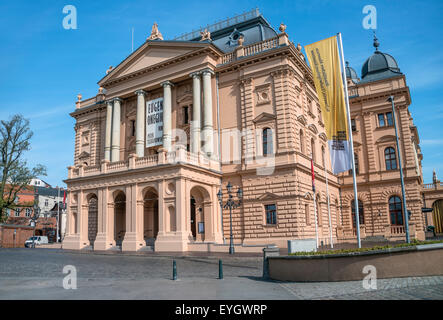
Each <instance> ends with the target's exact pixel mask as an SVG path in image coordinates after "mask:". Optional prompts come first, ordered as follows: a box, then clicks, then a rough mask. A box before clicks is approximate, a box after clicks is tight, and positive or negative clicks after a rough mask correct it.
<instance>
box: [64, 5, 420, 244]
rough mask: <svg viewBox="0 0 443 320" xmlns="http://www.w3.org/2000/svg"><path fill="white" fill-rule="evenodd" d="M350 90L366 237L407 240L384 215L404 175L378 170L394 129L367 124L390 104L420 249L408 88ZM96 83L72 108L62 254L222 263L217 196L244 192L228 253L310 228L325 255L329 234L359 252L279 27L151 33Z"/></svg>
mask: <svg viewBox="0 0 443 320" xmlns="http://www.w3.org/2000/svg"><path fill="white" fill-rule="evenodd" d="M350 71H351V69H350V68H348V69H347V73H348V75H349V73H350ZM369 72H372V71H369ZM371 74H372V73H371ZM355 78H356V77H355ZM363 80H364V79H363ZM348 81H350V83H352V86H351V87H350V89H349V90H350V92H351V93H352V92H358V96H357V95H355V94H354V95H353V97H352V98H351V104H352V105H351V113H352V117H353V121H354V122H355V125H356V128H357V129H356V130H355V131H354V139H355V147H356V148H355V149H356V153H357V154H358V156H360V157H361V160H360V159H359V161H358V164H359V175H358V182H359V190H360V192H359V199H360V200H361V201H362V203H363V207H364V210H362V211H363V214H364V219H365V221H364V223H362V230H363V232H362V235H364V236H365V237H371V236H383V237H386V238H392V236H393V234H395V236H399V235H401V232H402V230H400V229H398V230H397V229H395V228H392V227H391V226H392V223H391V220H390V219H391V218H390V217H391V215H390V213H389V212H390V211H389V201H390V200H389V199H390V197H391V196H393V195H395V196H398V195H399V188H400V183H399V177H398V176H399V172H398V170H395V168H393V169H392V170H386V168H384V167H383V166H384V164H385V151H386V148H389V147H391V146H392V148H394V151H395V144H393V132H392V127H391V126H387V127H386V128H378V127H379V124H377V122H376V121H377V119H378V118H377V117H378V115H379V114H381V113H383V114H385V117H386V113H388V112H389V106H390V104H388V103H387V102H385V101H386V99H387V97H388V96H389V95H391V94H394V95H395V98H396V105H397V108H398V117H399V120H398V121H399V123H400V125H399V127H400V131H401V137H402V138H401V140H402V146H403V147H404V148H405V151H406V153H404V152H403V151H402V155H403V157H405V160H404V167H405V172H406V181H407V194H408V195H409V196H410V198H408V209H409V210H411V212H412V215H411V222H412V224H413V227H412V228H413V234H412V235H411V236H412V237H416V238H423V237H424V227H425V222H424V219H423V215H422V214H421V212H420V208H421V207H422V205H423V204H422V203H421V200H420V199H421V198H420V188H421V183H422V181H421V163H420V160H421V157H422V156H421V153H420V149H419V146H418V143H419V141H418V133H417V130H416V128H415V127H413V125H412V118H411V116H410V114H409V112H408V110H407V107H408V105H409V104H410V96H409V90H408V88H407V86H406V83H405V77H404V75H402V74H399V75H395V77H391V78H389V77H388V78H386V80H374V81H372V80H371V81H368V82H366V83H365V82H364V81H360V82H358V83H357V82H354V81H355V79H352V77H351V76H350V77H349V79H348ZM98 84H99V86H100V88H99V92H98V93H97V95H96V96H95V97H92V98H89V99H86V100H83V99H82V97H81V95H79V96H78V101H77V102H76V109H75V111H74V112H72V113H71V116H73V117H74V118H75V119H76V125H75V153H74V165H73V166H70V167H69V168H68V170H69V171H68V179H67V180H66V183H67V185H68V190H69V196H68V207H67V208H68V220H67V231H66V236H65V240H64V242H63V248H67V249H83V248H92V249H94V250H107V249H113V248H121V249H122V250H128V251H137V250H144V249H149V250H151V249H153V250H155V251H190V250H192V251H227V250H228V249H227V246H226V245H224V243H227V241H225V239H229V230H230V212H229V211H228V210H226V209H222V208H221V206H220V204H219V200H218V198H217V193H218V192H219V190H220V189H221V190H222V191H223V202H225V201H226V200H227V198H228V195H227V193H226V186H227V184H228V183H230V184H231V185H232V186H233V194H234V196H235V192H236V191H237V190H238V188H241V189H242V190H243V198H242V202H241V205H240V206H239V207H238V208H236V209H234V210H233V211H232V229H233V234H234V242H235V245H236V249H237V251H244V252H247V251H257V250H261V247H262V246H264V245H267V244H277V245H278V246H280V247H285V246H286V245H287V240H288V239H304V238H315V236H316V230H315V229H316V228H315V226H316V223H315V218H317V225H318V236H319V240H320V241H322V242H323V243H324V244H327V243H329V239H330V232H331V231H332V238H333V241H355V228H354V227H353V225H352V212H351V208H350V200H351V198H352V194H351V187H352V178H351V176H349V175H340V176H336V175H333V174H332V172H331V167H330V161H329V153H328V148H327V141H326V135H325V133H324V124H323V122H322V117H321V110H320V106H319V103H318V99H317V95H316V92H315V88H314V83H313V79H312V73H311V71H310V68H309V66H308V65H307V62H306V60H305V58H304V55H303V53H302V52H301V46H300V45H295V44H294V43H292V42H291V41H290V40H289V37H288V34H287V33H286V26H285V25H283V24H282V25H281V26H280V28H279V31H275V30H274V29H273V28H272V27H271V26H270V25H269V23H268V22H267V21H266V19H265V18H264V17H263V16H262V15H261V14H260V13H259V12H258V10H254V11H252V12H249V13H246V14H243V15H241V16H237V17H235V18H232V19H228V20H226V21H223V22H220V23H217V24H215V25H212V26H210V27H208V28H207V29H205V30H202V31H201V32H191V33H189V34H185V35H183V36H181V37H178V38H176V39H173V40H163V37H162V36H161V34H160V32H159V30H158V27H157V25H154V27H153V28H152V32H151V35H150V36H149V37H148V38H147V40H146V42H145V43H144V44H143V45H141V46H140V47H139V48H138V49H137V50H135V51H134V52H133V53H132V54H131V55H129V56H128V57H127V58H126V59H125V60H123V61H122V62H121V63H120V64H119V65H118V66H117V67H115V68H112V67H110V68H109V69H108V70H107V72H106V75H104V77H103V78H102V79H101V80H100V81H99V82H98ZM385 121H389V119H386V118H385ZM414 139H415V140H414ZM311 155H312V158H313V161H314V170H315V178H316V185H315V186H316V206H317V208H316V210H314V204H313V203H314V201H313V200H314V199H313V192H312V180H311V172H310V171H311V165H310V159H311ZM326 177H327V178H328V179H327V180H328V193H329V199H328V197H327V193H326ZM328 200H329V201H328ZM395 204H396V203H395ZM409 206H410V208H409ZM328 208H329V210H328ZM328 212H330V215H328ZM400 212H401V209H400ZM316 213H317V214H316Z"/></svg>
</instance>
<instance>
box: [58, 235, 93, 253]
mask: <svg viewBox="0 0 443 320" xmlns="http://www.w3.org/2000/svg"><path fill="white" fill-rule="evenodd" d="M87 246H89V241H81V239H80V235H79V234H70V235H68V236H66V237H65V239H64V240H63V242H62V249H68V250H81V249H83V248H85V247H87Z"/></svg>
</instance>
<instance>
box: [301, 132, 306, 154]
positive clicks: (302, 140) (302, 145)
mask: <svg viewBox="0 0 443 320" xmlns="http://www.w3.org/2000/svg"><path fill="white" fill-rule="evenodd" d="M300 152H301V153H305V143H304V138H303V130H300Z"/></svg>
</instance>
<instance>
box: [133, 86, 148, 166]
mask: <svg viewBox="0 0 443 320" xmlns="http://www.w3.org/2000/svg"><path fill="white" fill-rule="evenodd" d="M135 94H136V95H137V119H136V128H135V153H136V154H137V157H144V155H145V121H146V116H145V111H146V106H145V95H146V92H145V91H143V90H137V91H136V92H135Z"/></svg>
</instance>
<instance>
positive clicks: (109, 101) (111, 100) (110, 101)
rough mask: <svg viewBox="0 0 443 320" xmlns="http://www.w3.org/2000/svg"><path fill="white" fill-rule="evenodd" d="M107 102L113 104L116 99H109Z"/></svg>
mask: <svg viewBox="0 0 443 320" xmlns="http://www.w3.org/2000/svg"><path fill="white" fill-rule="evenodd" d="M105 102H106V104H113V103H114V99H108V100H106V101H105Z"/></svg>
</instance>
